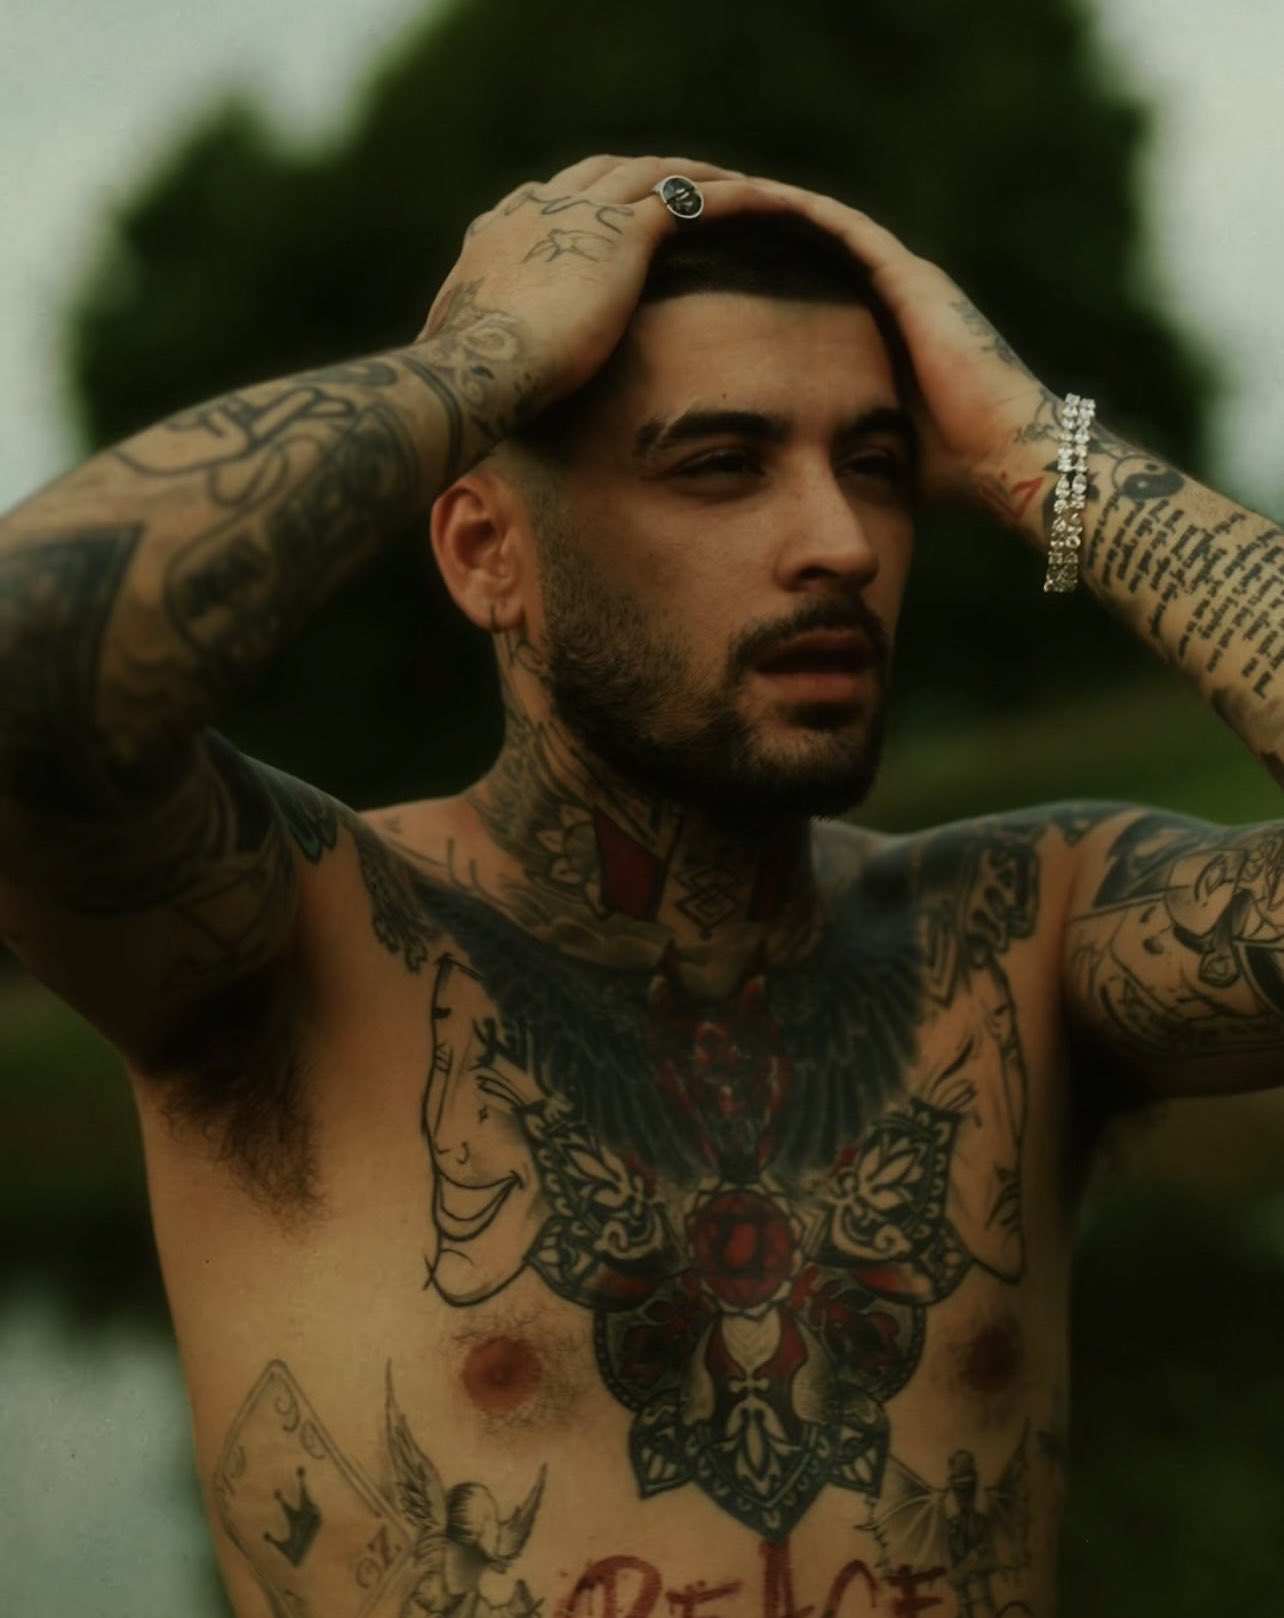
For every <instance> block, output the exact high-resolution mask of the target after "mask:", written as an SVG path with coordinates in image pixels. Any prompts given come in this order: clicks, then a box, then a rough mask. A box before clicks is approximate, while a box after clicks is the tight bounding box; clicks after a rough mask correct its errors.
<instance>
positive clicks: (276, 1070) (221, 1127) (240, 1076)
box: [146, 950, 323, 1223]
mask: <svg viewBox="0 0 1284 1618" xmlns="http://www.w3.org/2000/svg"><path fill="white" fill-rule="evenodd" d="M303 981H304V979H303V977H302V975H301V973H300V972H299V971H298V970H297V969H296V963H295V961H294V959H293V951H292V950H291V951H287V953H286V954H285V955H284V956H283V957H281V958H280V959H279V960H277V961H274V962H272V963H271V964H270V965H269V966H266V967H264V968H262V969H261V970H260V971H258V972H255V973H251V974H250V975H249V976H247V977H245V978H243V979H241V980H240V981H239V982H237V983H235V984H232V985H231V986H230V987H229V988H228V989H227V990H225V991H224V992H223V993H222V994H220V995H219V996H217V997H216V998H215V999H214V1000H213V1001H211V1002H210V1003H209V1004H207V1005H206V1006H204V1007H203V1008H202V1009H201V1012H200V1013H199V1015H198V1016H196V1017H194V1018H192V1019H191V1020H190V1021H189V1022H188V1023H187V1024H186V1025H185V1026H184V1027H183V1028H182V1030H181V1031H180V1032H179V1033H177V1034H176V1035H174V1036H173V1037H172V1038H171V1039H170V1040H169V1041H168V1042H167V1043H166V1045H165V1046H164V1047H162V1048H161V1050H160V1051H159V1052H157V1053H154V1054H153V1056H152V1058H151V1059H150V1061H149V1062H148V1067H147V1072H148V1078H147V1081H146V1082H147V1084H148V1085H149V1086H150V1087H151V1088H152V1089H153V1091H154V1093H155V1094H156V1095H157V1096H158V1098H159V1100H160V1105H161V1108H162V1111H163V1113H164V1116H165V1118H166V1121H167V1123H168V1125H169V1127H170V1128H171V1130H173V1131H174V1133H175V1134H177V1135H180V1136H183V1137H191V1136H193V1135H194V1136H197V1137H199V1138H200V1140H201V1141H202V1142H203V1144H204V1146H205V1148H206V1150H207V1151H208V1152H209V1153H210V1154H211V1155H212V1156H213V1157H214V1158H215V1160H216V1161H217V1162H218V1163H220V1164H221V1165H222V1166H224V1167H225V1168H226V1169H227V1170H228V1171H229V1172H230V1173H231V1175H232V1176H233V1177H234V1178H235V1180H236V1181H237V1183H238V1184H239V1185H240V1186H241V1188H242V1189H243V1190H244V1191H245V1192H246V1193H247V1194H248V1195H249V1196H250V1197H251V1198H252V1199H253V1200H254V1201H255V1202H256V1203H257V1204H258V1205H259V1206H260V1207H261V1208H263V1210H264V1211H265V1212H267V1213H269V1214H271V1215H272V1216H273V1217H274V1218H276V1219H278V1220H281V1221H287V1222H290V1223H297V1222H299V1221H305V1220H308V1219H311V1218H315V1217H316V1216H317V1215H318V1214H319V1213H320V1212H321V1210H322V1206H323V1203H322V1198H321V1195H320V1191H319V1189H318V1183H317V1180H318V1175H317V1162H316V1150H315V1143H314V1137H313V1128H312V1118H311V1113H310V1109H309V1101H308V1092H309V1085H308V1082H307V1080H308V1062H307V1058H306V1057H305V1054H304V1052H303V1049H302V1032H301V1031H302V1029H303V1027H304V1026H305V1023H304V1018H303V1015H302V1011H303V1008H302V1005H301V996H302V990H301V985H302V983H303Z"/></svg>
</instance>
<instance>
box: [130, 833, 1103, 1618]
mask: <svg viewBox="0 0 1284 1618" xmlns="http://www.w3.org/2000/svg"><path fill="white" fill-rule="evenodd" d="M394 825H395V828H396V831H397V833H399V835H398V836H393V835H392V832H391V830H390V826H394ZM314 829H315V830H316V831H317V833H318V835H319V836H320V838H321V840H322V841H324V840H325V838H326V837H331V840H332V843H333V848H332V851H331V852H330V853H328V854H327V856H326V858H324V859H322V860H321V861H320V863H319V864H318V867H317V881H316V883H315V884H314V885H313V887H312V889H311V890H310V892H309V895H308V900H307V902H308V905H309V906H310V907H311V914H310V916H309V917H308V918H307V919H308V937H309V939H310V941H311V942H310V945H309V949H310V952H311V961H310V965H309V970H310V974H311V979H312V982H313V983H314V984H315V990H316V992H315V995H314V996H313V1000H312V1004H311V1006H310V1009H309V1014H308V1016H307V1019H306V1026H305V1027H304V1028H303V1030H302V1032H301V1034H300V1038H301V1042H302V1043H301V1046H300V1050H299V1055H300V1058H301V1062H300V1072H299V1077H298V1095H299V1097H301V1098H303V1099H302V1100H301V1102H300V1105H302V1106H304V1107H305V1108H306V1119H307V1128H306V1133H305V1134H304V1136H302V1137H301V1138H298V1139H295V1140H294V1142H293V1144H292V1145H283V1146H282V1151H283V1152H285V1151H288V1153H289V1154H291V1156H292V1160H293V1161H294V1163H295V1166H296V1169H297V1175H296V1178H299V1179H302V1178H307V1179H309V1180H310V1182H311V1185H312V1189H313V1192H314V1200H313V1201H312V1203H310V1204H308V1205H306V1206H305V1205H302V1204H299V1203H298V1202H297V1199H296V1202H294V1203H291V1204H289V1205H283V1204H281V1203H280V1201H279V1199H278V1201H277V1202H276V1203H274V1202H273V1200H272V1198H271V1197H269V1196H268V1195H267V1194H266V1193H264V1192H263V1191H262V1190H261V1189H260V1190H259V1191H257V1192H256V1191H254V1190H253V1189H250V1188H247V1185H246V1183H245V1178H246V1177H245V1175H244V1174H243V1173H242V1174H238V1172H237V1171H236V1170H235V1168H234V1166H229V1165H228V1164H227V1163H224V1162H220V1161H219V1160H218V1153H217V1152H216V1151H215V1150H214V1149H213V1148H212V1147H209V1148H198V1147H197V1146H196V1145H194V1142H193V1138H192V1133H191V1131H190V1129H187V1128H177V1129H176V1128H173V1127H171V1125H170V1124H168V1123H167V1122H166V1117H165V1113H164V1111H163V1109H162V1106H161V1105H160V1102H159V1099H158V1098H157V1097H156V1096H155V1095H154V1094H150V1093H149V1092H147V1091H146V1089H144V1090H143V1091H142V1094H141V1105H142V1112H143V1119H144V1132H145V1137H146V1141H147V1148H148V1162H149V1173H150V1178H151V1185H152V1195H153V1203H154V1210H155V1219H156V1227H157V1235H158V1241H159V1246H160V1252H161V1258H162V1263H163V1266H164V1269H165V1275H166V1281H167V1284H168V1287H169V1291H170V1297H171V1303H172V1307H173V1312H174V1318H175V1324H176V1328H177V1332H178V1337H179V1345H180V1350H181V1353H182V1356H183V1360H184V1365H185V1369H186V1372H187V1376H188V1382H189V1389H190V1392H191V1397H192V1403H193V1411H194V1419H195V1429H196V1436H197V1445H198V1452H199V1458H200V1465H201V1471H202V1477H203V1481H204V1484H205V1486H206V1489H207V1497H208V1503H209V1508H210V1512H211V1517H212V1519H213V1521H214V1522H215V1524H216V1537H217V1538H218V1542H219V1549H220V1556H221V1560H222V1564H223V1567H224V1571H225V1575H226V1577H227V1580H228V1586H229V1590H230V1591H231V1594H232V1598H233V1601H234V1603H235V1605H236V1609H237V1612H238V1615H239V1618H256V1615H260V1614H267V1613H277V1614H287V1615H290V1618H305V1615H306V1618H358V1615H367V1614H368V1615H373V1618H379V1615H384V1614H387V1615H394V1614H395V1615H403V1614H404V1615H406V1618H417V1615H419V1614H421V1613H431V1614H442V1615H444V1614H455V1613H458V1614H459V1618H491V1612H492V1609H493V1610H495V1611H497V1612H499V1613H503V1614H505V1615H510V1614H511V1615H512V1618H524V1615H525V1614H526V1613H527V1612H528V1611H530V1610H532V1608H533V1607H534V1606H535V1605H537V1604H542V1607H541V1610H542V1612H543V1613H545V1614H547V1615H549V1618H553V1615H555V1614H560V1615H565V1618H652V1615H655V1618H791V1615H797V1618H801V1615H802V1614H803V1612H804V1611H805V1610H808V1609H810V1610H811V1611H812V1612H814V1613H815V1614H816V1615H817V1618H821V1615H824V1618H857V1615H863V1614H864V1613H866V1612H869V1611H876V1612H888V1613H893V1614H905V1615H910V1614H914V1613H918V1612H922V1611H929V1610H930V1611H932V1612H933V1613H935V1614H938V1615H939V1618H955V1615H958V1618H990V1615H995V1618H997V1615H999V1614H1002V1613H1007V1614H1009V1615H1017V1614H1024V1613H1030V1614H1037V1615H1039V1618H1049V1615H1050V1614H1051V1611H1052V1599H1053V1593H1052V1592H1053V1542H1054V1538H1055V1525H1056V1510H1057V1497H1058V1491H1059V1482H1060V1460H1061V1446H1062V1431H1063V1424H1064V1418H1065V1412H1064V1394H1065V1388H1066V1344H1065V1333H1066V1302H1067V1279H1068V1263H1069V1225H1070V1213H1071V1207H1070V1204H1071V1200H1072V1199H1071V1190H1070V1185H1069V1181H1068V1176H1067V1165H1066V1160H1065V1154H1066V1140H1067V1135H1068V1129H1067V1111H1068V1105H1069V1101H1068V1090H1067V1073H1066V1062H1065V1057H1064V1053H1063V1049H1062V1045H1063V1032H1062V1029H1061V1027H1060V1021H1059V1010H1058V1005H1059V981H1060V977H1059V972H1060V966H1059V934H1060V927H1061V911H1062V909H1063V907H1064V902H1065V893H1064V887H1065V878H1064V874H1063V873H1062V872H1060V871H1059V869H1058V868H1057V866H1056V864H1055V862H1050V861H1049V860H1048V859H1047V858H1045V857H1044V856H1043V854H1042V853H1041V850H1043V848H1044V845H1045V843H1046V842H1047V841H1048V840H1047V839H1045V840H1044V842H1041V841H1040V838H1039V835H1038V828H1037V826H1036V825H1035V823H1034V822H1028V823H1027V822H1021V821H1010V822H1004V821H991V822H986V823H984V824H982V823H977V824H976V825H974V826H968V827H958V828H952V829H949V830H947V831H945V832H943V833H938V834H932V835H924V836H922V837H919V838H910V839H897V840H890V839H887V840H882V839H875V838H873V837H871V836H866V835H864V834H858V833H849V832H846V831H843V830H838V829H834V830H830V831H828V832H826V833H825V834H824V835H825V836H826V838H828V839H830V840H831V841H832V842H833V843H834V847H835V849H836V854H835V858H834V859H833V860H832V861H830V862H829V868H830V869H831V871H832V875H831V877H830V878H829V879H828V882H829V886H828V888H827V889H826V903H827V907H828V910H829V913H830V916H831V925H830V927H829V929H828V931H827V933H826V935H825V937H824V938H823V939H822V940H821V942H820V944H819V946H818V948H817V949H816V950H815V951H814V952H813V953H812V954H811V955H810V956H809V958H808V959H807V960H806V961H805V962H804V963H802V964H800V965H797V966H795V967H792V968H789V969H787V970H775V969H773V968H772V966H771V964H770V963H769V962H767V961H763V960H756V961H753V962H751V963H750V964H749V966H748V967H746V968H745V970H744V971H743V972H742V973H741V974H740V978H739V981H738V982H737V983H736V984H735V985H734V986H733V987H732V988H731V989H730V990H729V991H728V992H726V993H722V994H720V995H719V996H717V997H712V996H702V995H699V994H693V993H692V992H691V990H690V989H689V987H687V986H686V985H685V984H684V982H683V981H682V978H681V975H680V974H679V973H678V972H677V971H675V969H674V967H673V964H672V962H671V961H666V960H665V959H664V958H663V957H661V958H660V959H656V960H652V961H650V962H649V963H645V964H641V965H638V966H636V967H630V968H628V969H614V970H605V969H603V968H601V967H597V966H594V965H592V964H590V963H588V962H586V961H583V960H577V959H574V958H572V957H570V956H568V955H566V954H564V953H561V952H559V951H558V950H556V949H554V948H553V947H552V946H550V945H548V944H545V943H540V942H538V941H536V940H535V939H534V938H533V937H531V936H530V934H529V933H527V932H525V931H524V930H523V929H522V928H520V927H518V926H517V925H516V924H515V923H514V922H513V921H512V920H510V919H508V918H507V917H506V916H504V915H503V914H501V913H500V912H499V911H498V910H497V909H495V908H494V906H493V905H491V904H489V903H488V902H487V901H486V900H485V899H483V898H481V897H478V896H477V895H476V894H470V893H466V892H464V891H461V889H460V887H459V886H458V885H450V884H449V883H447V882H446V881H444V880H443V876H444V873H443V868H442V858H441V856H442V838H441V836H440V827H435V826H434V820H433V813H432V809H431V806H425V807H424V809H423V811H422V813H421V814H420V815H419V816H418V817H417V818H415V819H413V820H412V819H411V818H409V817H406V816H403V817H401V819H400V820H395V821H392V822H386V821H383V820H381V818H380V817H379V816H377V815H371V816H367V817H361V818H360V819H359V820H358V819H356V818H355V817H351V816H350V815H347V813H346V812H340V815H339V817H338V819H337V821H336V822H334V823H330V822H328V821H327V819H326V816H325V815H324V814H322V815H321V816H320V817H319V820H318V826H317V827H316V828H314ZM336 830H337V835H334V834H335V833H336ZM354 830H355V833H356V841H354V836H353V832H354ZM1057 842H1058V844H1061V842H1062V840H1061V839H1060V838H1058V839H1057ZM411 850H414V851H416V852H410V851H411ZM420 853H422V856H423V857H422V858H421V857H419V855H420ZM372 923H373V925H372ZM263 1127H270V1126H263ZM211 1138H212V1137H211Z"/></svg>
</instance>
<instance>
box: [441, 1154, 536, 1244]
mask: <svg viewBox="0 0 1284 1618" xmlns="http://www.w3.org/2000/svg"><path fill="white" fill-rule="evenodd" d="M520 1184H521V1179H520V1177H519V1176H518V1175H516V1174H506V1175H505V1176H504V1178H503V1179H502V1180H488V1181H487V1182H486V1183H485V1184H484V1185H466V1184H465V1183H464V1182H463V1181H462V1180H452V1179H451V1178H450V1176H449V1175H448V1174H445V1173H443V1172H442V1169H441V1168H440V1166H438V1169H437V1186H436V1191H435V1194H434V1202H435V1207H434V1210H433V1211H434V1214H435V1216H436V1224H437V1228H438V1230H440V1231H441V1233H442V1235H443V1236H446V1237H448V1238H449V1239H450V1240H451V1241H455V1242H466V1241H471V1240H472V1238H473V1237H474V1236H480V1235H481V1233H482V1231H484V1230H485V1229H486V1227H487V1225H489V1224H490V1223H491V1221H492V1220H493V1219H494V1218H495V1216H496V1215H497V1214H498V1212H499V1210H500V1209H501V1208H502V1207H503V1206H504V1203H505V1201H506V1200H507V1198H508V1195H509V1193H510V1192H511V1191H512V1190H513V1188H514V1187H515V1186H518V1185H520Z"/></svg>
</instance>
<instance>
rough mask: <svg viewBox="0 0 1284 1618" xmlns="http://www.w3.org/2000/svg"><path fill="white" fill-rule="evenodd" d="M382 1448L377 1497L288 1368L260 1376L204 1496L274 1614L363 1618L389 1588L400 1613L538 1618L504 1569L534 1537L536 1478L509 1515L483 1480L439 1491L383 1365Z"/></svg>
mask: <svg viewBox="0 0 1284 1618" xmlns="http://www.w3.org/2000/svg"><path fill="white" fill-rule="evenodd" d="M384 1444H385V1458H386V1465H387V1471H388V1476H389V1478H390V1483H391V1486H390V1487H389V1488H387V1489H384V1490H381V1489H379V1488H377V1487H376V1486H375V1484H374V1483H373V1482H372V1481H371V1480H370V1479H368V1478H367V1477H366V1476H365V1475H364V1473H363V1472H362V1471H361V1469H360V1468H359V1467H358V1466H357V1465H355V1463H354V1462H353V1461H351V1460H350V1459H349V1458H348V1457H347V1456H346V1455H345V1454H344V1453H343V1452H342V1451H341V1450H340V1449H339V1447H338V1446H337V1445H336V1444H335V1442H334V1440H333V1438H332V1437H331V1435H330V1433H329V1431H328V1430H327V1428H326V1427H325V1425H324V1424H323V1423H322V1421H321V1419H320V1417H319V1416H318V1415H317V1413H316V1411H315V1410H314V1409H313V1408H312V1406H311V1404H310V1403H309V1401H308V1399H307V1397H306V1395H305V1394H304V1393H303V1391H302V1389H301V1388H300V1387H299V1384H298V1382H297V1381H296V1380H295V1378H294V1376H293V1374H292V1372H291V1371H290V1369H289V1367H288V1366H286V1365H284V1364H283V1363H282V1362H281V1361H279V1360H274V1361H273V1362H272V1363H271V1364H270V1365H269V1366H268V1367H267V1369H266V1370H265V1371H264V1372H263V1375H262V1376H261V1377H260V1378H259V1380H258V1382H257V1383H256V1384H255V1386H254V1388H253V1389H252V1390H251V1392H250V1394H249V1396H248V1397H247V1399H246V1401H245V1403H244V1404H243V1405H242V1407H241V1409H240V1412H239V1413H238V1414H237V1416H236V1419H235V1420H234V1421H233V1423H232V1426H231V1429H230V1430H229V1432H228V1435H227V1439H226V1441H225V1443H224V1446H223V1451H222V1454H221V1455H220V1457H219V1461H218V1464H217V1466H216V1468H215V1471H214V1479H213V1494H214V1501H215V1504H216V1507H217V1509H218V1515H219V1519H220V1521H221V1523H222V1525H223V1527H224V1529H225V1530H226V1532H227V1534H228V1537H229V1538H230V1539H231V1541H232V1543H233V1544H234V1545H235V1546H236V1548H237V1550H238V1551H239V1552H240V1554H241V1556H242V1557H243V1558H244V1559H245V1560H246V1561H247V1562H248V1563H249V1565H250V1567H251V1569H252V1570H253V1572H254V1575H255V1577H256V1578H257V1579H258V1581H259V1584H260V1585H261V1586H262V1588H263V1590H264V1593H265V1594H266V1595H267V1597H268V1600H269V1601H270V1603H271V1605H272V1610H273V1611H274V1612H284V1613H285V1614H288V1615H289V1618H307V1615H308V1614H309V1613H324V1614H325V1615H326V1618H365V1615H366V1614H369V1613H371V1612H373V1611H374V1610H375V1608H376V1607H378V1606H379V1604H380V1602H381V1601H382V1600H383V1599H384V1597H386V1596H387V1595H388V1594H389V1592H390V1591H391V1590H392V1588H393V1587H394V1585H395V1586H396V1587H397V1588H398V1589H399V1590H400V1591H401V1592H402V1593H403V1597H404V1599H403V1605H402V1608H401V1610H402V1611H403V1612H404V1613H407V1614H409V1613H412V1612H427V1613H445V1612H449V1611H452V1610H454V1609H455V1608H456V1607H458V1606H463V1607H464V1608H465V1610H467V1611H468V1613H469V1614H471V1615H472V1618H535V1614H536V1613H537V1612H538V1610H539V1606H540V1603H539V1602H537V1601H535V1600H533V1599H532V1598H531V1594H530V1591H529V1590H528V1589H527V1587H526V1584H525V1583H524V1582H523V1581H522V1580H521V1579H516V1580H514V1579H512V1578H510V1577H508V1576H507V1570H508V1569H509V1567H510V1566H511V1565H512V1563H513V1562H515V1561H516V1560H517V1558H518V1557H519V1556H520V1555H521V1553H522V1551H523V1549H524V1548H525V1545H526V1541H527V1540H528V1539H529V1537H530V1533H531V1529H532V1527H533V1526H534V1522H535V1517H536V1514H537V1513H538V1511H539V1503H540V1498H541V1495H542V1493H543V1487H544V1473H543V1471H542V1470H541V1472H540V1475H539V1477H538V1478H537V1479H536V1482H535V1485H534V1487H533V1488H532V1489H531V1491H530V1493H529V1494H528V1495H527V1496H526V1499H525V1500H524V1501H522V1502H521V1503H520V1504H519V1505H518V1506H517V1507H516V1508H515V1509H514V1510H512V1511H511V1512H510V1513H509V1514H508V1515H507V1516H501V1515H500V1511H499V1508H498V1505H497V1502H496V1499H495V1496H494V1495H493V1494H492V1493H491V1491H490V1490H489V1489H488V1488H487V1487H486V1485H485V1484H482V1483H461V1484H456V1485H455V1486H454V1487H452V1488H450V1489H447V1488H446V1486H445V1484H444V1483H443V1481H442V1478H441V1475H440V1473H439V1472H438V1470H437V1468H436V1466H435V1465H434V1464H433V1462H432V1461H431V1460H430V1458H429V1457H428V1455H427V1454H426V1453H425V1452H424V1451H423V1450H422V1449H421V1448H420V1447H419V1444H418V1442H417V1440H416V1439H415V1436H414V1433H413V1432H412V1430H411V1427H410V1424H409V1423H408V1422H407V1420H406V1418H405V1416H404V1415H403V1414H402V1411H401V1409H400V1407H399V1405H398V1403H397V1399H396V1395H395V1393H394V1391H393V1382H392V1367H391V1365H389V1367H388V1373H387V1392H386V1397H385V1416H384ZM483 1578H485V1579H486V1581H487V1585H486V1593H485V1594H483V1593H482V1590H481V1589H480V1588H479V1586H480V1584H481V1581H482V1580H483ZM505 1583H507V1585H508V1587H509V1589H508V1594H507V1595H506V1596H503V1597H502V1598H499V1599H497V1595H498V1592H499V1591H500V1589H501V1587H502V1586H503V1585H504V1584H505Z"/></svg>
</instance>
